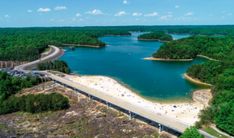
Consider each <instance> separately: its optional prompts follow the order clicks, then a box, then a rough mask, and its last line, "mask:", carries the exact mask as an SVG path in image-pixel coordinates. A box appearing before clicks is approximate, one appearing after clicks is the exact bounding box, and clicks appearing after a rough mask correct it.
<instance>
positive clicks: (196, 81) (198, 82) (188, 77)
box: [183, 73, 212, 87]
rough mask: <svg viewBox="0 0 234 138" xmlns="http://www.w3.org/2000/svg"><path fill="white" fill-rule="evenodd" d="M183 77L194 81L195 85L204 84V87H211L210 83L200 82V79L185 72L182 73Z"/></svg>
mask: <svg viewBox="0 0 234 138" xmlns="http://www.w3.org/2000/svg"><path fill="white" fill-rule="evenodd" d="M183 77H184V79H186V80H188V81H190V82H192V83H195V84H197V85H201V86H205V87H212V84H209V83H205V82H202V81H200V80H198V79H195V78H192V77H190V76H189V75H188V74H187V73H184V74H183Z"/></svg>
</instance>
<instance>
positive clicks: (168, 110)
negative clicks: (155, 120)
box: [65, 75, 207, 125]
mask: <svg viewBox="0 0 234 138" xmlns="http://www.w3.org/2000/svg"><path fill="white" fill-rule="evenodd" d="M65 78H66V79H68V80H70V81H73V82H76V83H80V84H82V85H85V86H87V87H90V88H94V89H96V90H99V91H101V92H103V93H106V94H110V95H112V96H114V97H116V98H119V99H122V100H126V101H127V102H131V103H132V104H135V105H137V106H141V107H143V108H148V109H149V110H153V111H155V114H158V115H162V116H167V117H169V118H173V119H176V120H179V121H181V122H183V123H185V124H188V125H193V124H194V123H195V122H196V121H198V114H199V112H200V110H202V109H203V108H204V107H205V106H207V105H206V104H202V103H201V102H195V101H194V102H190V103H189V102H184V103H159V102H152V101H149V100H147V99H144V98H142V97H140V96H139V95H137V94H136V93H134V92H132V91H131V90H129V89H128V88H126V87H124V86H123V85H121V84H120V83H118V82H117V81H115V80H114V79H111V78H109V77H104V76H76V75H66V76H65Z"/></svg>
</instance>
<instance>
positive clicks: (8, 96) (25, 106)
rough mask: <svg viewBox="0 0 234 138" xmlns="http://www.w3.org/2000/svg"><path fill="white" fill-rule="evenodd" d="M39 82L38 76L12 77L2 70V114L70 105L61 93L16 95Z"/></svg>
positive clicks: (0, 95) (38, 110)
mask: <svg viewBox="0 0 234 138" xmlns="http://www.w3.org/2000/svg"><path fill="white" fill-rule="evenodd" d="M38 83H40V79H38V78H36V77H30V76H29V77H26V78H20V77H12V76H10V75H8V74H7V73H5V72H0V115H1V114H7V113H13V112H18V111H25V112H30V113H38V112H44V111H54V110H60V109H66V108H68V107H69V101H68V99H67V98H66V97H64V96H62V95H61V94H56V93H52V94H48V95H45V94H38V95H26V96H21V97H18V96H15V94H16V93H18V92H19V91H20V90H22V89H23V88H29V87H32V86H34V85H36V84H38Z"/></svg>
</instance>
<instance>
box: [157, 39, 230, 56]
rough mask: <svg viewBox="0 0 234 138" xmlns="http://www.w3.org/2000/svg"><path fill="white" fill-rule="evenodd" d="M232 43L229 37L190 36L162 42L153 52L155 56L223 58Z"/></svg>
mask: <svg viewBox="0 0 234 138" xmlns="http://www.w3.org/2000/svg"><path fill="white" fill-rule="evenodd" d="M233 45H234V41H233V39H232V38H231V37H210V36H200V35H199V36H192V37H189V38H184V39H179V40H175V41H171V42H168V43H165V44H163V46H161V47H160V49H159V50H158V51H157V52H156V53H154V54H153V57H156V58H165V59H192V58H195V57H196V56H197V55H204V56H208V57H210V58H214V59H223V58H224V57H225V56H226V55H227V54H230V52H231V51H232V48H233Z"/></svg>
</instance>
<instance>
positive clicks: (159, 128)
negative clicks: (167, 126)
mask: <svg viewBox="0 0 234 138" xmlns="http://www.w3.org/2000/svg"><path fill="white" fill-rule="evenodd" d="M162 127H163V126H162V125H161V124H158V131H159V134H160V133H161V132H162Z"/></svg>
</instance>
